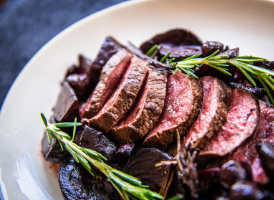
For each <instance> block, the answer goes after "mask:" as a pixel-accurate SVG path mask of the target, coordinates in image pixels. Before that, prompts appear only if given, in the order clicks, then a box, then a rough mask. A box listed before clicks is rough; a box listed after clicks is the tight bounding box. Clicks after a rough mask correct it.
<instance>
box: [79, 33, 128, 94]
mask: <svg viewBox="0 0 274 200" xmlns="http://www.w3.org/2000/svg"><path fill="white" fill-rule="evenodd" d="M121 48H123V45H121V44H120V43H119V42H117V41H116V40H115V39H114V38H112V37H106V39H105V41H104V42H103V44H102V46H101V48H100V50H99V53H98V55H97V56H96V58H95V59H94V61H93V62H92V63H91V66H90V68H89V71H88V74H89V76H90V79H91V91H92V90H93V89H94V88H95V87H96V85H97V83H98V81H99V78H100V74H101V70H102V68H103V66H105V64H106V63H107V62H108V60H109V59H110V58H111V57H112V56H113V55H114V54H115V53H116V52H117V51H118V50H119V49H121ZM80 64H81V63H80Z"/></svg>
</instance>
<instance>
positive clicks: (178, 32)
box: [140, 29, 202, 53]
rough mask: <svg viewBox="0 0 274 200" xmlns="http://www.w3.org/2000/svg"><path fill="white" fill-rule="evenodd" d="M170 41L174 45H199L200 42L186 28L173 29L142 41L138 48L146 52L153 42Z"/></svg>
mask: <svg viewBox="0 0 274 200" xmlns="http://www.w3.org/2000/svg"><path fill="white" fill-rule="evenodd" d="M161 43H171V44H175V45H201V44H202V43H201V42H200V40H199V39H198V37H197V36H196V35H194V34H193V33H192V32H191V31H189V30H186V29H173V30H170V31H167V32H165V33H161V34H158V35H156V36H154V37H153V38H151V39H150V40H148V41H146V42H144V43H143V44H142V45H141V47H140V49H141V50H142V51H143V53H147V52H148V50H149V49H151V47H153V46H154V45H155V44H161Z"/></svg>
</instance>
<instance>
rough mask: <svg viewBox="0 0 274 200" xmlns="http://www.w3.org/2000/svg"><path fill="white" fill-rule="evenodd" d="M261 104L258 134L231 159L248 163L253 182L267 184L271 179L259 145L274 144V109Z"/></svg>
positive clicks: (261, 102) (263, 103)
mask: <svg viewBox="0 0 274 200" xmlns="http://www.w3.org/2000/svg"><path fill="white" fill-rule="evenodd" d="M259 103H260V123H259V125H258V128H257V130H256V132H255V133H254V134H253V136H252V138H251V140H250V141H248V142H247V143H246V144H245V145H243V146H241V147H240V148H239V149H238V150H237V151H236V152H234V153H233V154H232V155H231V156H230V157H229V159H234V160H237V161H241V162H247V163H248V164H249V165H250V166H251V174H252V179H253V181H255V182H257V183H260V184H266V183H268V181H269V178H268V176H267V174H266V173H265V171H264V169H263V166H262V162H261V159H260V157H259V152H258V151H257V145H258V144H260V143H264V142H269V143H272V144H274V109H273V108H271V107H268V106H267V104H266V103H265V102H263V101H259Z"/></svg>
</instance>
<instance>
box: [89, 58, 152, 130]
mask: <svg viewBox="0 0 274 200" xmlns="http://www.w3.org/2000/svg"><path fill="white" fill-rule="evenodd" d="M147 72H148V67H147V63H146V62H145V61H143V60H141V59H140V58H138V57H133V58H132V59H131V63H130V65H129V67H128V68H127V70H126V72H125V74H124V76H123V78H122V80H121V82H120V84H119V86H118V87H117V89H116V90H115V92H114V93H113V95H112V97H111V98H110V99H109V100H108V102H107V103H106V104H105V105H104V107H103V108H102V109H101V110H100V112H99V113H98V114H97V115H96V116H94V117H93V118H91V119H90V120H89V123H90V124H92V125H93V126H95V127H97V128H99V129H101V130H104V131H105V132H108V131H109V130H110V129H111V128H112V127H113V126H114V125H115V124H116V123H117V122H118V121H119V120H120V119H121V118H122V117H123V116H124V114H125V113H126V112H127V111H129V109H130V108H131V107H132V105H133V103H134V101H135V99H136V97H137V95H138V93H139V91H140V89H141V86H142V84H143V82H144V81H145V78H146V75H147Z"/></svg>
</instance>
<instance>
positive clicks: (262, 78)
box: [148, 45, 274, 105]
mask: <svg viewBox="0 0 274 200" xmlns="http://www.w3.org/2000/svg"><path fill="white" fill-rule="evenodd" d="M156 50H157V45H154V46H153V47H152V48H151V49H150V50H149V51H148V52H149V55H153V53H154V52H156ZM218 53H219V50H217V51H215V52H214V53H213V54H211V55H209V56H207V57H204V58H201V57H200V56H201V55H200V54H196V55H193V56H191V57H188V58H186V59H184V60H181V61H178V62H174V61H173V60H174V58H170V59H169V63H168V64H167V68H170V66H173V73H174V74H175V73H176V72H177V71H178V70H181V71H182V72H184V73H186V74H188V75H189V76H193V77H195V78H199V77H198V76H197V75H196V74H195V71H194V68H195V67H198V66H200V65H201V64H205V65H208V66H210V67H212V68H214V69H216V70H218V71H220V72H222V73H223V74H225V75H228V76H231V73H230V72H229V66H235V67H236V68H238V69H239V70H240V71H241V72H242V73H243V75H244V76H245V77H246V78H247V79H248V80H249V81H250V83H251V84H252V85H253V86H254V87H256V86H257V83H256V81H255V80H254V79H256V80H258V81H259V82H260V83H261V84H262V86H263V87H264V88H265V90H266V92H267V96H268V98H269V100H270V102H271V103H272V104H273V105H274V98H273V96H272V95H273V93H274V79H273V76H274V71H272V70H269V69H266V68H263V67H258V66H255V65H254V62H262V61H266V59H265V58H260V57H254V56H237V57H234V58H228V56H227V55H221V56H218V55H217V54H218ZM169 55H170V52H168V55H165V56H164V57H163V58H162V59H161V60H160V61H161V62H162V63H164V64H165V60H166V58H167V57H168V56H169Z"/></svg>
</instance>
